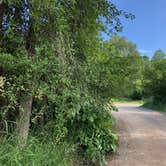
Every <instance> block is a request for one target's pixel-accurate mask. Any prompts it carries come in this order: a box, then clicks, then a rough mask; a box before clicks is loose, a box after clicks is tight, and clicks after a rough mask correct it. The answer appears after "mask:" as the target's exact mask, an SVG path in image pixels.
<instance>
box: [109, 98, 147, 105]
mask: <svg viewBox="0 0 166 166" xmlns="http://www.w3.org/2000/svg"><path fill="white" fill-rule="evenodd" d="M111 101H112V102H113V103H131V104H141V105H144V101H143V100H132V99H128V98H113V99H111Z"/></svg>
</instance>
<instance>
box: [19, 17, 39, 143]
mask: <svg viewBox="0 0 166 166" xmlns="http://www.w3.org/2000/svg"><path fill="white" fill-rule="evenodd" d="M28 26H29V27H28V30H27V35H26V36H25V41H26V46H25V47H26V50H27V52H28V56H29V57H31V58H34V55H35V41H36V38H35V32H34V29H33V21H32V20H31V18H30V20H29V25H28ZM28 89H29V94H27V93H26V92H25V93H24V94H23V95H22V96H21V98H22V101H21V102H20V105H21V107H22V108H23V111H21V112H20V116H19V120H18V124H17V125H18V127H17V129H18V130H17V131H18V141H19V142H20V143H21V144H20V145H21V146H25V145H26V143H27V139H28V134H29V126H30V118H31V111H32V102H33V97H32V96H31V92H32V90H33V76H32V80H30V81H29V87H28Z"/></svg>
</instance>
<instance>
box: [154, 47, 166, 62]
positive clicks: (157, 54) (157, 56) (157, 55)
mask: <svg viewBox="0 0 166 166" xmlns="http://www.w3.org/2000/svg"><path fill="white" fill-rule="evenodd" d="M165 57H166V54H165V53H164V51H162V50H161V49H159V50H157V51H156V52H155V53H154V55H153V57H152V60H160V59H163V58H165Z"/></svg>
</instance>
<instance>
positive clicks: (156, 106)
mask: <svg viewBox="0 0 166 166" xmlns="http://www.w3.org/2000/svg"><path fill="white" fill-rule="evenodd" d="M143 107H145V108H149V109H152V110H155V111H160V112H166V103H164V104H163V103H158V104H154V103H144V104H143Z"/></svg>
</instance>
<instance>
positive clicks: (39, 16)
mask: <svg viewBox="0 0 166 166" xmlns="http://www.w3.org/2000/svg"><path fill="white" fill-rule="evenodd" d="M121 15H123V16H125V17H126V18H133V16H132V15H131V14H128V13H125V12H123V11H121V10H118V9H117V8H116V6H115V5H114V4H113V3H111V2H110V1H107V0H84V1H80V0H69V1H66V0H52V1H46V0H45V1H42V0H33V1H32V0H10V1H9V0H3V1H1V2H0V74H1V76H0V132H1V137H7V138H8V139H9V141H4V143H2V144H1V147H2V148H1V150H0V153H1V154H2V156H1V157H0V163H1V164H2V165H5V164H6V165H29V164H32V165H38V164H39V163H41V164H40V165H57V164H59V165H66V164H65V163H66V162H64V163H63V162H62V163H58V162H59V161H57V160H62V161H64V160H65V161H66V157H65V156H66V154H68V151H70V148H68V146H65V149H64V151H63V149H62V154H64V160H63V159H62V158H61V157H62V156H61V155H60V158H58V156H57V155H58V154H59V153H61V150H60V151H59V149H61V147H64V144H65V143H66V142H68V144H72V145H76V146H77V148H76V149H77V150H78V152H79V153H80V154H81V155H82V156H84V157H85V158H87V159H89V160H91V161H93V162H94V163H95V162H98V163H100V164H102V163H104V161H105V156H106V154H107V153H108V152H111V151H115V150H116V146H117V136H116V135H115V134H114V133H113V131H112V129H111V127H112V125H113V123H114V119H113V117H112V115H111V111H112V110H113V108H114V107H113V106H112V104H111V103H108V102H109V101H110V97H111V95H112V89H113V88H111V84H112V82H111V80H112V75H111V70H110V67H111V64H110V63H111V57H110V56H109V54H105V53H104V52H105V50H104V48H103V41H102V39H101V32H102V31H103V32H105V33H109V32H113V31H114V30H115V31H118V30H121V29H122V26H121V24H120V17H121ZM115 54H116V52H115ZM118 63H119V62H118ZM13 135H14V136H15V137H14V143H13V142H12V141H10V137H11V136H13ZM28 136H30V137H35V139H37V140H36V141H34V142H32V143H29V141H30V140H31V139H29V140H28ZM32 140H33V139H32ZM40 141H41V142H42V143H41V142H40ZM3 144H4V145H3ZM5 148H7V149H8V150H9V151H8V152H10V153H8V152H7V151H6V150H5ZM58 151H59V153H58ZM69 154H70V153H69ZM49 158H51V159H50V160H49ZM71 158H72V157H71ZM68 159H70V156H68V157H67V161H68ZM29 161H31V162H29ZM56 162H57V163H56ZM60 162H61V161H60ZM68 165H69V164H68Z"/></svg>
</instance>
